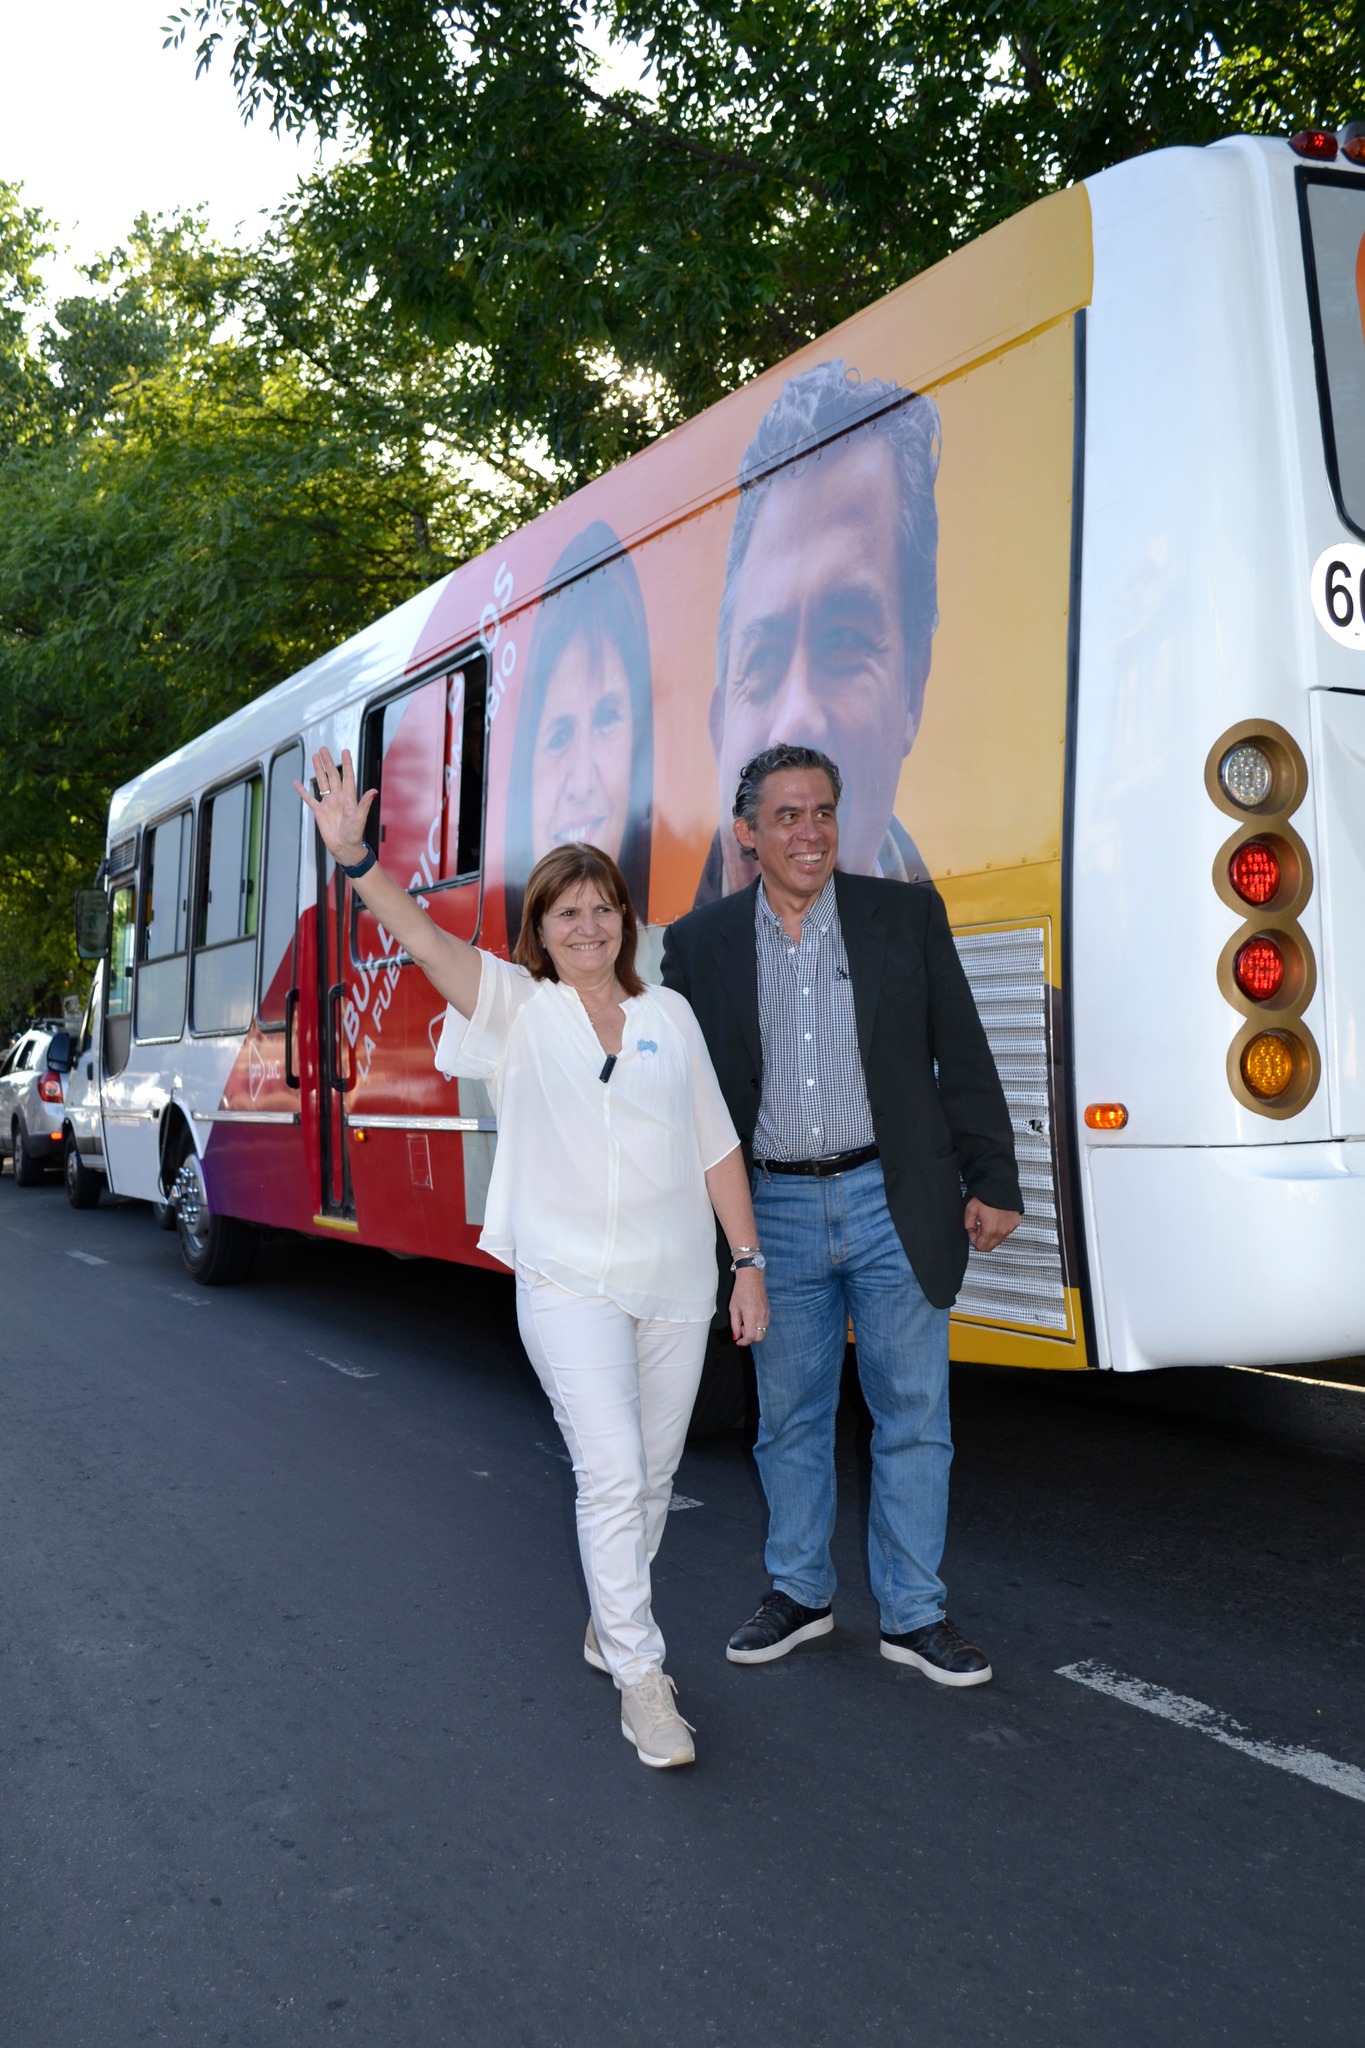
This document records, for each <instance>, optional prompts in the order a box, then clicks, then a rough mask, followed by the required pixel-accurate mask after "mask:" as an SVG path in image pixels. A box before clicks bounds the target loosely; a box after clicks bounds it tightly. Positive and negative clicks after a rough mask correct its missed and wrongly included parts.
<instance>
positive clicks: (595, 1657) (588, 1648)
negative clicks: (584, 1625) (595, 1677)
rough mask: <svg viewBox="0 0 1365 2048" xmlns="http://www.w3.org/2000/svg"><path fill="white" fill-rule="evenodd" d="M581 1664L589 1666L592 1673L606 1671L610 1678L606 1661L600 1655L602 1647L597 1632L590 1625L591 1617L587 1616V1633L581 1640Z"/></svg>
mask: <svg viewBox="0 0 1365 2048" xmlns="http://www.w3.org/2000/svg"><path fill="white" fill-rule="evenodd" d="M583 1662H584V1663H585V1664H591V1666H592V1668H593V1670H594V1671H606V1672H607V1675H608V1677H610V1675H611V1673H610V1670H609V1668H608V1665H607V1660H606V1658H605V1657H604V1656H603V1655H602V1645H601V1644H600V1643H599V1642H598V1640H597V1630H596V1629H595V1628H594V1627H593V1625H592V1616H591V1615H589V1616H588V1632H587V1634H586V1635H585V1636H584V1638H583Z"/></svg>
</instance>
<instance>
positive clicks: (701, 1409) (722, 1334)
mask: <svg viewBox="0 0 1365 2048" xmlns="http://www.w3.org/2000/svg"><path fill="white" fill-rule="evenodd" d="M756 1405H757V1404H756V1400H755V1394H754V1368H753V1361H752V1359H751V1358H750V1357H749V1354H748V1351H747V1350H746V1349H744V1348H743V1347H741V1346H740V1345H738V1344H736V1343H735V1341H734V1339H733V1338H732V1337H731V1335H730V1332H729V1330H728V1329H726V1330H723V1331H721V1330H712V1331H711V1333H710V1335H709V1336H708V1338H707V1340H706V1361H705V1363H704V1364H703V1366H702V1369H701V1385H700V1386H699V1387H698V1388H697V1398H696V1401H695V1403H694V1404H693V1408H692V1420H691V1421H690V1422H689V1423H688V1425H687V1434H688V1436H689V1437H691V1438H693V1439H694V1440H695V1439H696V1438H698V1437H704V1436H728V1435H729V1434H730V1433H731V1432H732V1431H734V1430H738V1429H743V1428H744V1427H745V1426H746V1424H748V1423H749V1421H750V1420H751V1418H752V1416H753V1412H754V1409H755V1407H756Z"/></svg>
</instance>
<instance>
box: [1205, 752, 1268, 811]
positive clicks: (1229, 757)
mask: <svg viewBox="0 0 1365 2048" xmlns="http://www.w3.org/2000/svg"><path fill="white" fill-rule="evenodd" d="M1218 780H1219V781H1220V782H1221V783H1222V785H1223V790H1224V794H1225V795H1227V796H1230V797H1231V798H1232V801H1233V802H1234V803H1235V804H1236V806H1237V808H1238V810H1241V811H1259V810H1260V809H1261V807H1262V806H1263V805H1264V804H1266V803H1268V802H1269V800H1270V792H1271V791H1272V790H1273V789H1274V787H1275V764H1274V762H1273V761H1272V760H1271V758H1270V755H1269V754H1268V753H1267V752H1266V750H1265V748H1264V747H1258V746H1257V745H1256V742H1255V741H1254V740H1242V741H1241V742H1239V744H1238V745H1237V746H1235V747H1229V748H1228V750H1227V752H1226V754H1224V756H1223V758H1222V760H1221V761H1220V762H1219V763H1218Z"/></svg>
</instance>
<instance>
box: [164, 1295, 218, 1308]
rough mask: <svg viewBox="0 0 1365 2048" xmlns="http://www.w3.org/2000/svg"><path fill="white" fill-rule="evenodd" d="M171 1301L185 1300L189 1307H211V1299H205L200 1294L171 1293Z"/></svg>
mask: <svg viewBox="0 0 1365 2048" xmlns="http://www.w3.org/2000/svg"><path fill="white" fill-rule="evenodd" d="M171 1300H172V1301H187V1302H188V1303H189V1305H190V1307H191V1308H212V1307H213V1303H212V1302H211V1301H205V1299H204V1297H203V1295H202V1294H172V1296H171Z"/></svg>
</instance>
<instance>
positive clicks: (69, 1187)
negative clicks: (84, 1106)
mask: <svg viewBox="0 0 1365 2048" xmlns="http://www.w3.org/2000/svg"><path fill="white" fill-rule="evenodd" d="M62 1184H63V1186H64V1187H65V1189H66V1199H67V1201H68V1202H70V1204H71V1206H72V1208H73V1209H93V1208H94V1206H95V1204H96V1202H98V1200H99V1198H100V1196H101V1195H102V1194H103V1192H104V1175H103V1174H102V1173H92V1172H91V1171H90V1168H89V1167H88V1166H87V1165H86V1163H85V1161H84V1160H83V1159H82V1158H81V1154H80V1147H79V1146H78V1145H77V1143H76V1140H75V1139H74V1138H73V1137H72V1135H71V1133H70V1131H68V1132H67V1134H66V1138H65V1140H64V1142H63V1145H62Z"/></svg>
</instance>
